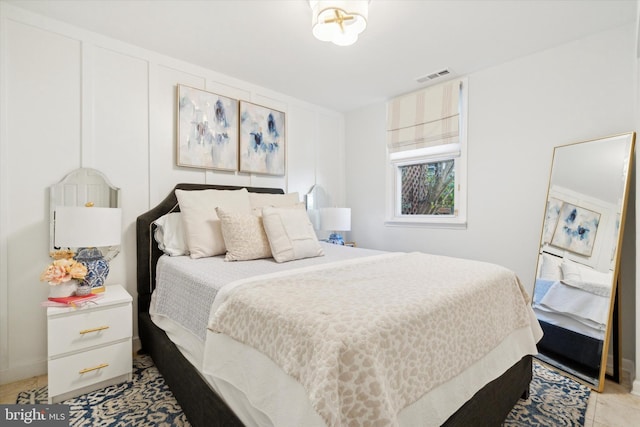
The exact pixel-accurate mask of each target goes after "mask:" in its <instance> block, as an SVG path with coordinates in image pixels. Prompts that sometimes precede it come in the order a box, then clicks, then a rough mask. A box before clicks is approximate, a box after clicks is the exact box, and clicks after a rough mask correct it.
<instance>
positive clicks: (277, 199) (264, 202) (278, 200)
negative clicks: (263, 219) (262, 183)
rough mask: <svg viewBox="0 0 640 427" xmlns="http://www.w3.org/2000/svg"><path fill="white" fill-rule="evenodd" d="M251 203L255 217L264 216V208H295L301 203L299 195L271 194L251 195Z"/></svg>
mask: <svg viewBox="0 0 640 427" xmlns="http://www.w3.org/2000/svg"><path fill="white" fill-rule="evenodd" d="M249 201H250V202H251V209H252V211H253V213H254V214H255V215H258V216H261V215H262V208H264V207H266V206H273V207H275V208H280V207H284V206H293V205H295V204H297V203H300V197H299V196H298V193H287V194H269V193H249Z"/></svg>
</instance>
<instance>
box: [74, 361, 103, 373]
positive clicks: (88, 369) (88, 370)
mask: <svg viewBox="0 0 640 427" xmlns="http://www.w3.org/2000/svg"><path fill="white" fill-rule="evenodd" d="M107 366H109V364H108V363H102V364H100V365H98V366H94V367H93V368H84V369H82V370H80V372H78V373H79V374H86V373H87V372H91V371H97V370H98V369H102V368H106V367H107Z"/></svg>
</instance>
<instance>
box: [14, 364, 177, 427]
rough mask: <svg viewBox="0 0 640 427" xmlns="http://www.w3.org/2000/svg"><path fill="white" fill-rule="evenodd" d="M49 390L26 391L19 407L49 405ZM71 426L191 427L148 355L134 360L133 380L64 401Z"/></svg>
mask: <svg viewBox="0 0 640 427" xmlns="http://www.w3.org/2000/svg"><path fill="white" fill-rule="evenodd" d="M47 398H48V395H47V387H46V386H44V387H40V388H37V389H34V390H30V391H23V392H21V393H20V394H19V395H18V398H17V400H16V403H19V404H38V403H42V404H46V403H47ZM62 403H64V404H66V405H69V418H70V419H69V425H70V426H118V427H120V426H123V427H124V426H132V427H133V426H135V427H138V426H145V427H146V426H148V427H156V426H190V424H189V422H188V421H187V417H185V416H184V414H183V413H182V408H181V407H180V405H178V402H176V399H175V398H174V397H173V394H171V391H169V387H167V385H166V384H165V382H164V378H162V376H160V373H159V372H158V369H157V368H156V367H155V366H154V365H153V361H152V360H151V358H150V357H149V356H137V357H136V358H134V359H133V381H132V382H125V383H122V384H117V385H112V386H109V387H105V388H103V389H102V390H97V391H94V392H91V393H88V394H85V395H82V396H78V397H75V398H73V399H69V400H65V401H64V402H62Z"/></svg>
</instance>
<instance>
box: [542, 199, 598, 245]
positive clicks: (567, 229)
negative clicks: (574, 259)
mask: <svg viewBox="0 0 640 427" xmlns="http://www.w3.org/2000/svg"><path fill="white" fill-rule="evenodd" d="M599 223H600V214H599V213H598V212H594V211H592V210H589V209H585V208H582V207H580V206H576V205H573V204H571V203H566V202H565V203H563V204H562V207H561V208H560V212H559V213H558V223H557V225H556V229H555V231H554V233H553V238H552V240H551V244H552V245H553V246H556V247H559V248H562V249H566V250H568V251H571V252H574V253H576V254H579V255H584V256H591V253H592V252H593V243H594V242H595V240H596V231H597V230H598V224H599Z"/></svg>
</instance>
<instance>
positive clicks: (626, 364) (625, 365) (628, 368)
mask: <svg viewBox="0 0 640 427" xmlns="http://www.w3.org/2000/svg"><path fill="white" fill-rule="evenodd" d="M612 359H613V357H609V358H607V372H613V360H612ZM620 370H621V372H620V382H623V379H628V381H627V382H628V384H629V385H631V384H635V383H636V382H637V381H635V379H636V365H635V363H634V362H633V360H629V359H622V366H621V367H620ZM637 390H640V385H638V389H637Z"/></svg>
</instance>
